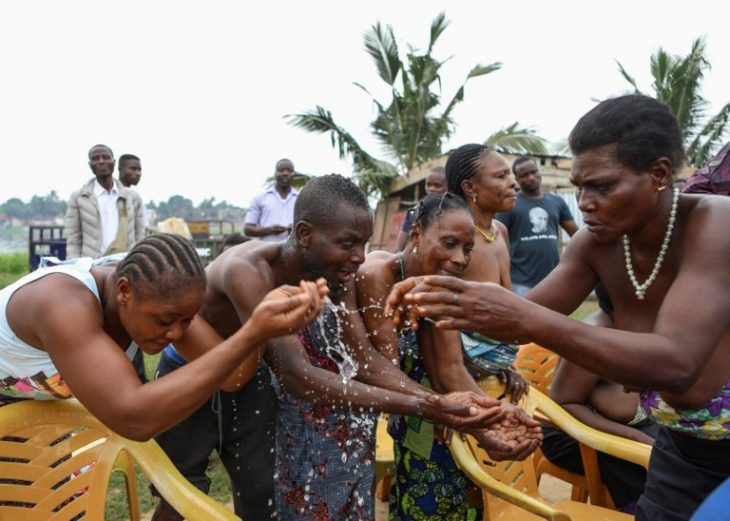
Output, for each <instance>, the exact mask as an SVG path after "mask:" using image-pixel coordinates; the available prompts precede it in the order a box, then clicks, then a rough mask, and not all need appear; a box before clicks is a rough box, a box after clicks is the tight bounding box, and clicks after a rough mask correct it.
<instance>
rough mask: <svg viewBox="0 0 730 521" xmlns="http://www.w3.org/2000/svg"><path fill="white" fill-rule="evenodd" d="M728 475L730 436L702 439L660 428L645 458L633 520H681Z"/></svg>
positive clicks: (690, 514) (729, 473)
mask: <svg viewBox="0 0 730 521" xmlns="http://www.w3.org/2000/svg"><path fill="white" fill-rule="evenodd" d="M728 477H730V440H715V441H713V440H703V439H699V438H694V437H692V436H687V435H685V434H679V433H677V432H674V431H671V430H669V429H667V428H666V427H664V428H662V429H661V431H659V434H658V435H657V438H656V441H655V442H654V448H653V449H652V451H651V459H650V460H649V476H648V478H647V480H646V487H645V488H644V495H643V496H641V498H640V499H639V504H638V505H637V508H636V520H637V521H684V520H687V519H689V518H690V517H691V516H692V514H693V513H694V511H695V510H697V508H698V507H699V506H700V503H702V501H704V499H705V498H706V497H707V496H708V495H710V493H711V492H712V491H713V490H715V488H717V487H718V486H719V485H720V484H721V483H722V482H723V481H725V480H726V479H727V478H728Z"/></svg>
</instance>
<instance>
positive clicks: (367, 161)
mask: <svg viewBox="0 0 730 521" xmlns="http://www.w3.org/2000/svg"><path fill="white" fill-rule="evenodd" d="M284 118H285V119H286V120H287V122H288V123H289V124H290V125H294V126H296V127H299V128H303V129H304V130H306V131H308V132H314V133H318V134H325V133H329V134H330V142H331V143H332V146H333V147H335V148H337V151H338V153H339V157H340V159H346V158H347V157H348V156H349V157H350V159H352V161H353V163H354V164H355V165H363V166H364V165H375V164H376V163H377V160H376V159H375V158H373V157H372V156H371V155H370V154H368V153H367V152H365V150H363V148H362V147H361V146H360V144H359V143H358V142H357V140H356V139H355V138H354V137H353V136H352V135H351V134H350V133H349V132H347V131H346V130H345V129H343V128H342V127H340V126H339V125H338V124H337V123H336V122H335V120H334V118H333V117H332V113H331V112H330V111H329V110H327V109H325V108H323V107H320V106H319V105H317V107H316V108H315V109H314V110H313V111H310V112H304V113H301V114H289V115H286V116H284Z"/></svg>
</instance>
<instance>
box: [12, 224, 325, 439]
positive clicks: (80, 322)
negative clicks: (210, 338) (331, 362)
mask: <svg viewBox="0 0 730 521" xmlns="http://www.w3.org/2000/svg"><path fill="white" fill-rule="evenodd" d="M205 290H206V280H205V272H204V271H203V266H202V264H201V262H200V258H199V257H198V255H197V253H196V251H195V249H194V248H193V246H192V244H191V243H190V242H189V241H187V240H186V239H183V238H182V237H178V236H175V235H166V234H160V235H154V236H151V237H147V238H145V239H143V240H142V241H140V242H138V243H137V245H136V246H135V247H134V248H132V250H131V251H130V252H129V253H128V254H127V255H126V256H125V257H124V258H123V259H122V260H121V261H120V262H119V263H117V264H113V263H98V262H94V261H92V259H90V258H80V259H75V260H74V261H73V262H71V263H65V264H62V265H59V266H55V267H51V268H45V269H40V270H38V271H36V272H34V273H31V274H29V275H27V276H25V277H23V278H22V279H20V280H19V281H17V282H16V283H14V284H12V285H10V286H8V287H6V288H5V289H3V290H2V291H0V310H2V313H1V314H0V404H2V403H3V402H2V398H3V397H5V398H6V400H5V401H6V402H7V401H12V400H15V399H60V398H69V397H71V396H72V395H73V396H75V397H76V398H78V400H79V401H80V402H81V403H82V404H83V405H84V406H85V407H86V408H87V409H89V411H90V412H91V413H92V414H94V415H95V416H96V417H97V418H99V419H100V420H101V421H102V422H103V423H104V424H106V425H107V426H109V427H110V428H111V429H112V430H114V431H115V432H117V433H119V434H121V435H122V436H125V437H127V438H130V439H133V440H147V439H149V438H151V437H152V436H153V435H154V434H156V433H159V432H161V431H164V430H166V429H168V428H169V427H171V426H172V425H174V424H175V423H177V422H178V421H180V420H181V419H183V418H185V417H186V416H188V415H189V414H190V413H192V412H193V411H195V410H196V409H197V408H198V407H200V405H201V404H202V403H203V402H205V401H206V400H207V399H208V398H209V397H210V395H211V394H212V393H213V392H214V391H215V389H217V388H218V387H219V386H220V384H221V383H222V382H223V380H224V379H225V378H226V377H227V376H228V375H229V373H230V372H231V370H232V368H234V367H236V366H237V365H238V364H240V363H241V361H242V360H243V359H244V358H246V357H247V356H248V355H250V354H251V352H253V350H254V349H255V348H256V347H257V346H258V345H259V344H261V343H262V342H263V341H266V340H267V339H269V338H272V337H276V336H279V335H282V334H287V333H289V332H290V331H292V330H296V329H298V328H300V327H302V326H303V325H304V324H306V323H307V322H308V321H309V320H311V319H313V318H314V317H315V316H316V315H317V313H318V312H319V309H320V307H321V305H322V298H323V297H324V296H325V295H326V294H327V289H326V286H325V284H324V281H319V282H317V283H311V282H308V283H304V282H302V283H301V285H300V287H294V286H282V287H280V288H278V289H276V290H274V291H272V292H270V293H269V294H268V295H267V297H266V298H265V299H264V300H263V301H262V302H261V304H260V305H259V306H258V307H257V308H256V310H255V311H254V313H253V316H252V320H249V321H248V322H246V324H245V325H244V326H243V327H241V328H240V329H239V330H238V331H237V332H236V333H235V334H234V335H232V336H231V337H230V338H228V339H227V340H225V341H223V342H221V343H220V345H218V346H217V347H216V348H215V349H213V350H212V351H210V352H209V353H207V354H205V355H204V356H201V357H200V358H199V359H197V360H195V361H193V362H191V363H189V364H187V365H186V366H185V367H183V368H181V369H180V370H178V371H175V372H174V373H172V374H170V375H168V376H165V377H164V378H160V379H159V380H156V381H154V382H150V383H146V384H142V383H141V382H140V381H139V378H138V377H137V375H136V373H135V371H134V367H133V366H132V363H131V362H130V360H131V359H132V357H133V356H134V354H135V352H136V350H137V349H141V350H142V351H143V352H145V353H148V354H155V353H158V352H160V351H161V350H162V349H163V348H164V347H165V346H166V345H167V344H169V343H171V342H173V341H175V340H178V339H179V338H180V337H181V336H182V334H183V332H184V331H185V330H186V329H187V328H188V326H190V324H191V322H193V321H195V322H196V325H199V328H202V330H203V331H204V330H205V324H203V323H202V320H201V319H200V318H196V317H195V315H196V313H197V311H198V309H199V308H200V306H201V304H202V302H203V296H204V294H205ZM8 398H9V400H8Z"/></svg>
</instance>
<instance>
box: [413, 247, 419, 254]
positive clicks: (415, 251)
mask: <svg viewBox="0 0 730 521" xmlns="http://www.w3.org/2000/svg"><path fill="white" fill-rule="evenodd" d="M413 253H414V254H416V253H418V246H414V247H413Z"/></svg>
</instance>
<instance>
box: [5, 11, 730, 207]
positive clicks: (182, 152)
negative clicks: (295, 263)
mask: <svg viewBox="0 0 730 521" xmlns="http://www.w3.org/2000/svg"><path fill="white" fill-rule="evenodd" d="M442 10H445V12H446V15H447V18H448V19H449V20H451V25H450V26H449V28H448V29H447V30H446V32H445V33H444V34H443V35H442V37H441V39H440V40H439V43H438V46H437V48H436V52H435V55H436V57H437V58H439V59H446V58H448V57H449V56H453V58H452V59H451V60H450V61H449V62H448V63H447V64H446V65H445V66H444V67H443V69H442V70H443V80H444V81H443V93H444V95H445V97H446V98H447V99H450V98H451V96H452V95H453V93H454V91H455V89H456V88H457V87H458V85H459V84H460V82H461V81H462V80H463V78H464V77H465V75H466V74H467V73H468V71H469V70H470V69H471V68H472V67H473V66H474V65H476V64H477V63H483V64H486V63H491V62H494V61H501V62H503V64H504V66H503V68H502V70H500V71H498V72H496V73H493V74H490V75H488V76H484V77H481V78H475V79H472V80H470V82H469V83H468V85H467V88H466V97H465V101H464V102H463V103H462V104H461V105H459V107H458V109H457V110H456V111H455V112H454V115H455V118H456V121H457V123H458V125H459V127H458V129H457V132H456V133H455V135H454V136H453V138H452V140H451V141H450V142H449V143H448V145H447V146H449V147H450V146H458V145H460V144H463V143H466V142H481V141H483V140H484V139H485V138H486V137H487V136H488V135H489V134H491V133H492V132H493V131H495V130H497V129H498V128H501V127H503V126H505V125H508V124H510V123H512V122H513V121H515V120H517V121H519V122H520V123H522V124H525V125H534V126H535V127H537V128H538V130H539V132H540V133H541V134H542V135H543V136H544V137H546V138H548V139H550V140H553V141H557V140H561V139H564V138H565V137H566V136H567V134H568V133H569V132H570V129H571V128H572V126H573V125H574V123H575V122H576V120H577V119H578V118H579V117H580V116H581V115H582V114H583V113H585V112H586V111H587V110H589V109H590V108H591V107H592V106H593V105H594V101H593V100H592V99H593V98H604V97H608V96H611V95H615V94H620V93H622V92H625V91H626V89H627V84H626V83H625V81H624V80H623V79H622V78H621V76H620V74H619V73H618V70H617V66H616V62H615V60H618V61H620V62H621V63H623V65H624V66H625V67H626V69H627V70H628V71H629V72H631V73H632V74H634V75H635V77H636V78H637V79H638V81H639V84H640V86H642V87H644V88H645V89H647V90H648V87H649V84H650V76H649V57H650V55H651V53H652V52H653V51H654V50H656V49H657V48H658V47H660V46H662V47H664V48H665V49H667V50H668V51H670V52H672V53H678V54H686V53H687V52H689V49H690V45H691V42H692V40H693V39H694V38H696V37H698V36H700V35H703V34H704V35H706V37H707V48H708V52H707V56H708V57H709V59H710V61H711V63H712V66H713V69H712V70H711V71H710V72H709V73H708V75H707V77H706V80H705V84H704V94H705V95H706V96H707V98H708V99H709V100H710V102H711V103H712V106H711V110H713V113H714V111H717V110H718V109H719V107H721V106H722V105H723V104H724V103H726V102H727V101H728V100H730V60H728V55H729V54H730V30H728V25H727V24H728V18H729V17H728V15H730V4H728V3H727V2H713V1H704V0H696V1H694V2H691V3H689V2H679V1H674V0H671V1H668V0H664V1H636V0H631V1H624V0H614V1H613V2H600V3H599V2H580V3H578V2H568V1H561V0H557V1H552V2H544V1H542V2H538V1H535V2H524V1H517V0H512V1H510V2H473V1H463V2H462V1H456V0H451V1H449V2H443V1H442V2H435V1H430V0H421V1H419V2H406V1H401V2H397V1H393V0H390V1H380V0H368V1H363V2H350V1H338V2H335V1H332V2H324V1H318V0H309V1H307V2H301V1H298V2H293V1H292V2H273V1H270V2H240V1H231V2H224V1H212V0H209V1H205V2H203V1H200V2H189V1H175V2H164V1H144V0H143V1H124V2H106V1H100V0H97V1H88V2H82V1H73V0H68V1H63V2H59V1H57V0H48V1H28V0H17V1H16V0H6V1H3V2H2V3H0V48H1V49H2V51H1V52H0V71H2V80H0V100H1V101H0V107H2V109H1V110H0V158H1V159H2V161H1V164H2V170H3V172H2V183H1V184H0V202H2V201H5V200H6V199H8V198H10V197H20V198H22V199H23V200H28V199H29V198H30V197H31V196H32V195H34V194H39V195H42V194H46V193H48V192H49V191H50V190H56V191H57V192H58V193H59V195H60V196H61V197H62V198H67V197H68V196H69V195H70V193H71V192H72V191H73V190H74V189H76V188H78V187H80V186H81V185H82V184H83V183H84V182H85V181H86V180H87V179H90V178H91V171H90V170H89V168H88V164H87V157H86V153H87V151H88V149H89V148H90V147H91V146H92V145H93V144H96V143H105V144H107V145H109V146H111V147H112V149H113V151H114V153H115V155H116V156H117V157H118V156H119V155H121V154H123V153H134V154H136V155H139V156H140V157H141V158H142V167H143V175H142V181H141V183H140V184H139V186H138V190H139V192H140V193H141V194H142V196H143V198H144V199H146V200H148V201H149V200H156V201H159V200H166V199H167V198H168V197H170V196H171V195H174V194H178V193H179V194H182V195H184V196H186V197H189V198H191V199H192V200H193V201H194V202H195V203H196V204H197V203H199V202H200V201H201V200H202V199H204V198H207V197H211V196H212V197H215V198H216V199H217V200H222V199H225V200H227V201H229V202H231V203H233V204H236V205H241V206H248V203H249V202H250V199H251V197H252V196H253V195H255V194H256V193H257V192H259V191H260V190H261V189H262V186H263V183H264V180H265V179H266V178H267V177H268V176H270V175H271V174H272V173H273V169H274V163H275V162H276V160H277V159H279V158H282V157H289V158H291V159H292V160H293V161H294V163H295V165H296V168H297V170H300V171H303V172H307V173H313V174H324V173H329V172H339V173H342V174H346V175H349V174H350V168H349V163H347V162H342V161H340V160H339V159H338V157H337V153H336V151H335V150H334V149H332V147H331V146H330V142H329V138H328V137H326V136H324V135H315V134H309V133H306V132H305V131H303V130H300V129H298V128H293V127H290V126H288V125H287V124H286V122H285V121H284V120H283V119H282V116H283V115H285V114H291V113H296V112H301V111H304V110H307V109H311V108H314V107H315V105H317V104H319V105H322V106H324V107H326V108H328V109H330V110H331V111H332V112H333V114H334V116H335V118H336V120H337V121H338V122H339V124H340V125H342V126H343V127H345V128H346V129H348V130H349V131H350V132H351V133H352V134H354V135H355V137H356V138H357V139H358V140H360V142H361V144H362V145H364V147H365V148H366V149H367V150H368V151H370V152H371V153H373V154H374V155H381V154H380V150H379V149H378V146H377V144H375V143H374V142H373V141H372V140H371V139H370V137H369V134H368V123H369V122H370V121H371V119H372V116H373V106H372V103H371V101H370V99H369V98H368V97H367V95H366V94H365V93H363V92H362V91H361V90H359V89H358V88H357V87H355V86H354V85H353V84H352V82H353V81H357V82H360V83H362V84H364V85H365V86H366V87H368V88H369V89H370V90H371V92H373V93H375V94H379V93H383V94H385V93H384V92H383V89H382V86H381V85H380V84H381V81H380V79H379V78H378V76H377V74H376V72H375V68H374V66H373V64H372V61H371V60H370V58H369V57H368V56H367V55H366V53H365V52H364V50H363V40H362V36H363V33H364V32H365V31H366V30H367V29H368V28H369V27H370V26H371V25H372V24H373V23H374V22H376V21H378V20H379V21H381V22H383V23H384V24H390V25H392V26H393V27H394V30H395V33H396V36H397V38H398V40H399V41H398V43H399V44H400V47H401V50H405V49H406V42H408V43H410V44H412V45H414V46H416V47H420V48H424V47H425V46H426V45H427V42H428V28H429V25H430V22H431V21H432V20H433V18H434V17H435V16H436V15H437V14H438V13H439V12H440V11H442ZM381 99H382V100H383V101H386V100H387V98H386V97H385V96H383V97H382V98H381Z"/></svg>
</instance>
